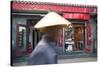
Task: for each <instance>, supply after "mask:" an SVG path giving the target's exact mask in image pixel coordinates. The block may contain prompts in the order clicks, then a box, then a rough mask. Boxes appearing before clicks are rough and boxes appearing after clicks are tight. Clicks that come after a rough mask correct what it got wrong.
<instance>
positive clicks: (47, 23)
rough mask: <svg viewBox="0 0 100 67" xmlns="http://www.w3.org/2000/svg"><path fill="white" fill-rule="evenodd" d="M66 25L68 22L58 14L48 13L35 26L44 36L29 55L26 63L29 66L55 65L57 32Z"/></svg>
mask: <svg viewBox="0 0 100 67" xmlns="http://www.w3.org/2000/svg"><path fill="white" fill-rule="evenodd" d="M67 24H70V22H69V21H67V20H66V19H64V18H63V17H61V16H60V15H59V14H57V13H55V12H50V13H48V14H47V15H46V16H45V17H44V18H43V19H41V20H40V21H39V22H38V23H37V24H36V25H35V27H34V28H36V29H38V30H39V31H40V32H42V33H44V35H43V37H42V39H41V40H40V42H39V43H38V44H37V46H36V48H35V49H34V51H33V52H32V54H31V57H30V59H29V61H28V64H29V65H39V64H56V63H57V53H56V49H55V46H56V41H57V39H58V31H59V30H60V29H62V28H63V26H64V25H65V26H66V25H67Z"/></svg>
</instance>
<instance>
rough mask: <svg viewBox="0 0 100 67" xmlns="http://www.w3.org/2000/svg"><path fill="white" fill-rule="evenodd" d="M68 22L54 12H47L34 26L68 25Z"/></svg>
mask: <svg viewBox="0 0 100 67" xmlns="http://www.w3.org/2000/svg"><path fill="white" fill-rule="evenodd" d="M69 24H71V22H69V21H68V20H66V19H65V18H63V17H62V16H60V15H59V14H57V13H56V12H49V13H48V14H47V15H46V16H44V17H43V18H42V19H41V20H40V21H39V22H37V24H36V25H35V26H34V28H37V29H39V28H45V27H50V26H68V25H69Z"/></svg>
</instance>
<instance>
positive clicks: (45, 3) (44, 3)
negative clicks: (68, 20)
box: [12, 1, 97, 8]
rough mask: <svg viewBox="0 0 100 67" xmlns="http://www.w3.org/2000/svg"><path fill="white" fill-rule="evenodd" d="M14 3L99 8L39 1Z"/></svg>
mask: <svg viewBox="0 0 100 67" xmlns="http://www.w3.org/2000/svg"><path fill="white" fill-rule="evenodd" d="M12 2H14V3H24V4H41V5H48V4H49V5H59V6H74V7H75V6H76V7H87V8H89V7H90V8H97V6H96V5H86V4H84V5H83V4H70V3H50V2H37V1H12Z"/></svg>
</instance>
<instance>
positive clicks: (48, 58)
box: [28, 36, 57, 65]
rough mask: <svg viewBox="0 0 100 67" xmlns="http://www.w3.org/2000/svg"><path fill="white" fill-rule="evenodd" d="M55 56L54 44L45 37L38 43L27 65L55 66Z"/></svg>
mask: <svg viewBox="0 0 100 67" xmlns="http://www.w3.org/2000/svg"><path fill="white" fill-rule="evenodd" d="M56 63H57V54H56V50H55V43H54V42H52V41H50V40H49V39H48V38H46V37H45V36H44V37H43V38H42V40H41V41H40V42H39V43H38V45H37V46H36V48H35V49H34V51H33V52H32V55H31V57H30V59H29V61H28V65H40V64H56Z"/></svg>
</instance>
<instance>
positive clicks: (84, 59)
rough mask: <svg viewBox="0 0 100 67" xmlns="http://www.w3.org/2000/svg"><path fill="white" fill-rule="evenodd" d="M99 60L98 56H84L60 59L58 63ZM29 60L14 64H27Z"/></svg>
mask: <svg viewBox="0 0 100 67" xmlns="http://www.w3.org/2000/svg"><path fill="white" fill-rule="evenodd" d="M94 61H97V57H84V58H73V59H68V58H67V59H58V64H63V63H80V62H94ZM25 65H27V62H19V63H14V66H25Z"/></svg>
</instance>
